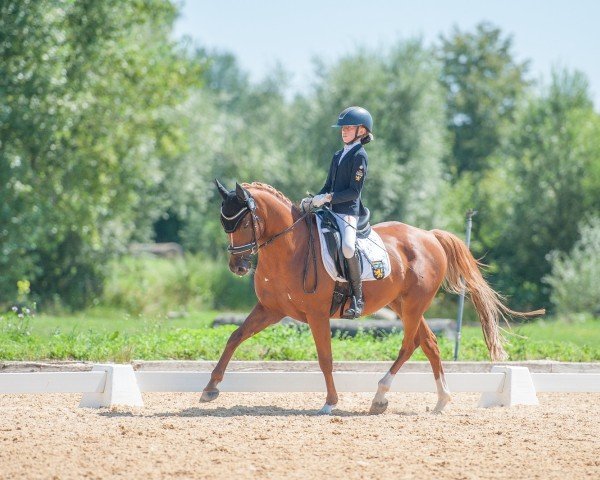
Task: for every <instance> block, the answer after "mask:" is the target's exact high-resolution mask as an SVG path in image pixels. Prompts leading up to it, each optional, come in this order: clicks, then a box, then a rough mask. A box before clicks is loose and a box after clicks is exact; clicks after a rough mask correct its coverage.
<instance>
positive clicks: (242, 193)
mask: <svg viewBox="0 0 600 480" xmlns="http://www.w3.org/2000/svg"><path fill="white" fill-rule="evenodd" d="M235 194H236V195H237V198H238V199H239V200H240V202H245V201H246V200H248V194H247V192H246V190H244V188H243V187H242V186H241V185H240V184H239V183H237V182H235Z"/></svg>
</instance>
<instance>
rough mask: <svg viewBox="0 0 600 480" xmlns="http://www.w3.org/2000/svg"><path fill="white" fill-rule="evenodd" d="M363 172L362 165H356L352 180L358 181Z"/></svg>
mask: <svg viewBox="0 0 600 480" xmlns="http://www.w3.org/2000/svg"><path fill="white" fill-rule="evenodd" d="M364 174H365V172H364V170H363V166H362V165H361V166H360V167H358V170H357V171H356V175H355V176H354V180H356V181H357V182H360V179H361V178H362V177H363V175H364Z"/></svg>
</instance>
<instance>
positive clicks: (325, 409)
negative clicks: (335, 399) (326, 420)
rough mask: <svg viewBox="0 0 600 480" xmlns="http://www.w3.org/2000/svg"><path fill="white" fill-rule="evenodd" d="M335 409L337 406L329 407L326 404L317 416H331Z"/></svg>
mask: <svg viewBox="0 0 600 480" xmlns="http://www.w3.org/2000/svg"><path fill="white" fill-rule="evenodd" d="M335 407H337V405H329V404H328V403H326V404H325V405H323V408H321V410H319V411H318V412H317V415H331V412H332V411H333V409H334V408H335Z"/></svg>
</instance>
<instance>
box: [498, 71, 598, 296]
mask: <svg viewBox="0 0 600 480" xmlns="http://www.w3.org/2000/svg"><path fill="white" fill-rule="evenodd" d="M512 139H513V142H512V144H511V145H510V146H507V149H506V155H505V156H503V162H504V163H505V164H506V165H507V167H508V168H509V171H510V176H511V178H512V185H513V186H512V187H511V188H510V189H508V190H507V191H506V193H507V195H509V197H510V201H509V202H507V204H508V206H509V207H508V209H507V211H506V212H505V215H504V218H505V222H504V224H503V225H499V226H498V230H499V231H500V232H501V233H500V236H499V238H498V246H497V248H496V250H495V252H494V259H495V262H496V264H497V267H498V278H499V280H500V282H501V283H502V284H503V287H502V290H503V291H504V292H506V293H508V294H511V295H513V296H514V297H515V298H516V299H517V301H518V303H520V304H521V305H526V306H534V305H535V306H539V304H541V303H542V304H545V303H547V302H548V296H549V293H550V292H549V290H548V289H547V288H544V286H543V285H542V283H541V280H542V278H543V277H544V276H545V275H547V274H549V272H550V268H551V264H550V262H549V261H548V259H547V255H548V254H549V253H550V252H551V251H559V252H567V251H569V250H570V249H571V248H572V247H573V245H574V244H575V242H576V241H577V239H578V234H577V225H578V224H580V223H581V222H582V221H583V220H584V219H585V218H586V215H588V213H589V212H598V211H600V161H599V159H600V116H598V114H597V113H596V112H594V110H593V105H592V101H591V99H590V94H589V90H588V84H587V80H586V78H585V76H584V75H583V74H581V73H578V72H574V73H571V72H568V71H564V70H563V71H555V72H553V76H552V83H551V86H550V88H549V89H548V91H547V93H546V94H545V95H543V96H542V97H541V98H535V99H532V100H531V101H530V102H529V104H528V105H527V107H526V108H524V109H523V111H522V112H521V113H520V114H519V116H518V120H517V122H516V124H515V127H514V130H513V132H512Z"/></svg>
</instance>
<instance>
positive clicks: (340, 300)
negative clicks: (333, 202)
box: [315, 208, 371, 315]
mask: <svg viewBox="0 0 600 480" xmlns="http://www.w3.org/2000/svg"><path fill="white" fill-rule="evenodd" d="M365 212H366V213H365V214H364V215H361V216H360V217H358V223H357V226H356V238H357V239H358V238H367V237H368V236H369V234H370V233H371V224H370V223H369V220H370V218H371V212H370V211H369V209H368V208H365ZM315 214H316V215H318V216H319V219H320V220H321V232H322V233H323V238H324V239H325V244H326V247H327V251H328V252H329V255H330V256H331V258H332V259H333V260H334V262H335V267H336V270H337V273H338V275H339V276H340V277H342V278H345V279H346V280H348V265H347V263H346V259H345V257H344V254H343V253H342V234H341V232H340V228H339V225H338V223H337V221H336V220H335V217H334V214H333V212H332V211H331V210H329V209H319V210H317V211H315ZM357 249H358V250H360V249H359V248H358V246H357ZM359 259H360V270H361V272H362V270H363V256H362V255H359ZM350 293H351V292H350V284H349V282H338V281H336V282H335V287H334V290H333V298H332V299H331V307H330V309H329V310H330V311H329V314H330V315H333V314H334V313H335V311H336V310H337V309H338V308H339V309H340V315H342V313H343V309H344V305H345V304H346V301H347V300H348V298H349V297H350Z"/></svg>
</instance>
